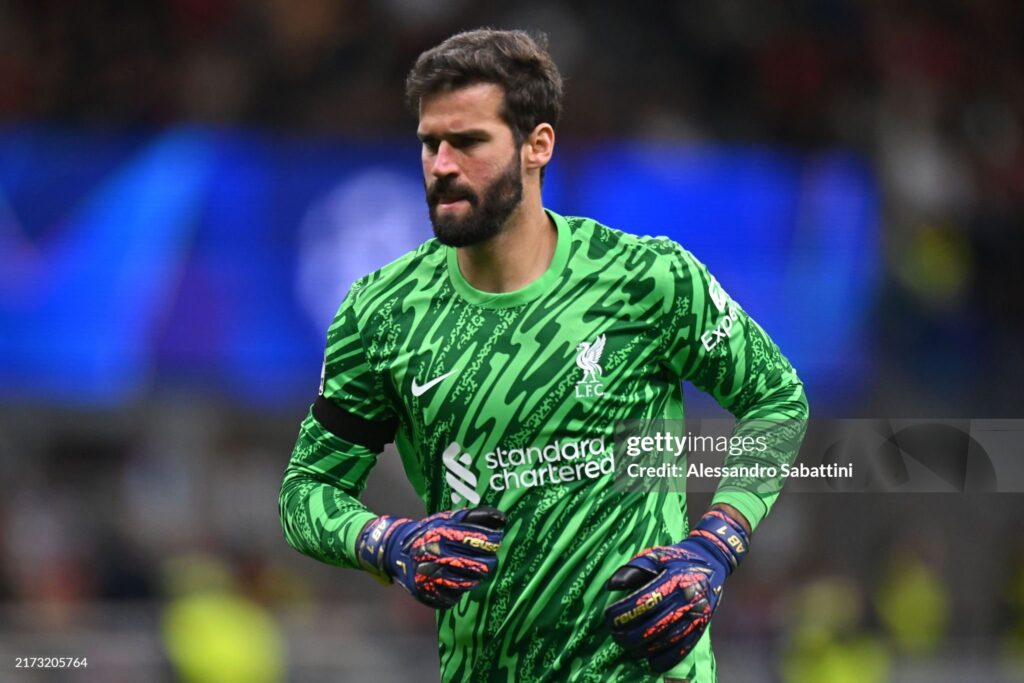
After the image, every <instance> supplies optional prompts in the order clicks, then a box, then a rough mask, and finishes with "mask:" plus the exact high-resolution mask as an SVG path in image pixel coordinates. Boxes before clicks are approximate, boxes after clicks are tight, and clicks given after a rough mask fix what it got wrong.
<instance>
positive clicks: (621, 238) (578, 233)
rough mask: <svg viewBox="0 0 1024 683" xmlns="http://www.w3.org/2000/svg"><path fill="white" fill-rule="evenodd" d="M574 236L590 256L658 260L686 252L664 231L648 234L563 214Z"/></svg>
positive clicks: (675, 256)
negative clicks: (634, 256)
mask: <svg viewBox="0 0 1024 683" xmlns="http://www.w3.org/2000/svg"><path fill="white" fill-rule="evenodd" d="M565 220H566V222H567V223H568V224H569V227H570V228H571V229H572V232H573V238H574V240H576V241H579V242H581V243H582V244H584V245H585V246H586V247H587V252H586V253H587V254H588V255H590V256H592V257H601V256H605V257H614V258H618V257H620V256H623V255H626V256H631V255H641V256H647V257H649V258H655V259H658V260H662V259H670V258H678V257H680V256H684V255H686V254H688V252H687V251H686V249H684V248H683V246H682V245H681V244H679V243H678V242H677V241H675V240H674V239H672V238H670V237H666V236H664V235H657V236H655V235H648V234H643V233H639V232H632V231H627V230H620V229H617V228H612V227H609V226H607V225H605V224H604V223H601V222H600V221H597V220H595V219H593V218H586V217H584V216H566V217H565Z"/></svg>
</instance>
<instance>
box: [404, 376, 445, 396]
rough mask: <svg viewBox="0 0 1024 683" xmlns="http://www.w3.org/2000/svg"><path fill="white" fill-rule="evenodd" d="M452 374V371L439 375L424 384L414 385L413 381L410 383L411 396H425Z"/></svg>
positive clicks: (414, 381)
mask: <svg viewBox="0 0 1024 683" xmlns="http://www.w3.org/2000/svg"><path fill="white" fill-rule="evenodd" d="M453 372H455V371H454V370H449V371H448V372H446V373H444V374H443V375H440V376H438V377H435V378H434V379H432V380H430V381H429V382H427V383H426V384H416V380H413V381H412V395H413V396H422V395H423V394H425V393H427V392H428V391H430V390H431V389H432V388H433V387H435V386H437V385H438V384H440V383H441V382H443V381H444V380H446V379H447V378H448V375H450V374H452V373H453Z"/></svg>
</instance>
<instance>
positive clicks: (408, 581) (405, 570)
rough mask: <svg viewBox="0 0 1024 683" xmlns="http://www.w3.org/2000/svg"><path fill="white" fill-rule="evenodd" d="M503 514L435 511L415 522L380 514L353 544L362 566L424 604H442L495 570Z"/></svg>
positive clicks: (451, 602) (445, 605)
mask: <svg viewBox="0 0 1024 683" xmlns="http://www.w3.org/2000/svg"><path fill="white" fill-rule="evenodd" d="M504 528H505V515H504V514H503V513H502V512H501V511H500V510H496V509H494V508H491V507H477V508H472V509H462V510H449V511H446V512H438V513H437V514H434V515H431V516H429V517H426V518H424V519H421V520H419V521H414V520H411V519H406V518H404V517H391V516H389V515H384V516H382V517H378V518H376V519H373V520H370V522H368V523H367V525H366V526H365V527H363V530H362V532H361V533H360V534H359V540H358V541H357V543H356V553H357V555H358V556H359V562H360V564H361V565H362V566H363V568H364V569H366V570H367V571H369V572H370V573H372V574H374V575H375V576H377V577H378V578H379V579H381V580H383V581H385V582H387V583H390V582H391V581H392V580H393V581H397V582H398V583H399V585H401V586H402V587H403V588H405V590H407V591H409V593H410V594H411V595H412V596H413V597H414V598H416V599H417V600H419V601H420V602H422V603H423V604H425V605H429V606H431V607H435V608H437V609H447V608H449V607H451V606H452V605H454V604H455V603H456V602H457V601H458V599H459V598H460V597H462V594H463V593H465V592H467V591H470V590H473V588H475V587H476V585H477V584H478V583H479V582H480V580H481V579H483V578H485V577H487V576H490V575H491V574H493V573H494V570H495V568H496V567H497V564H498V558H497V552H498V548H499V547H500V545H501V539H502V537H503V536H504V533H505V532H504Z"/></svg>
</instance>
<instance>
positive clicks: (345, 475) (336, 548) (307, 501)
mask: <svg viewBox="0 0 1024 683" xmlns="http://www.w3.org/2000/svg"><path fill="white" fill-rule="evenodd" d="M376 460H377V456H376V455H375V454H373V453H371V452H370V451H369V450H367V449H365V448H353V447H352V446H351V445H350V444H347V443H345V442H343V441H342V440H340V439H338V438H337V437H335V436H334V435H332V434H330V433H329V432H327V431H326V430H324V429H323V428H322V427H321V426H320V425H319V424H318V423H317V422H316V420H315V419H314V418H313V417H312V415H309V416H307V417H306V419H305V420H304V421H303V423H302V427H301V429H300V430H299V438H298V440H297V442H296V444H295V449H294V451H293V452H292V458H291V461H290V462H289V464H288V468H287V470H286V471H285V476H284V481H283V482H282V484H281V493H280V498H279V505H280V509H279V511H280V516H281V527H282V530H283V531H284V536H285V540H287V541H288V544H289V545H291V546H292V547H293V548H295V549H296V550H298V551H299V552H300V553H302V554H304V555H308V556H310V557H313V558H315V559H317V560H320V561H321V562H326V563H328V564H333V565H338V566H342V567H353V568H357V567H358V566H359V564H358V560H357V558H356V553H355V546H356V541H357V539H358V536H359V532H360V531H361V530H362V529H363V527H364V526H366V523H367V522H369V521H370V520H371V519H373V518H375V517H376V515H375V514H374V513H372V512H370V511H369V510H367V509H366V506H364V505H363V504H362V503H361V502H360V501H359V498H358V495H359V494H360V493H361V492H362V490H363V487H364V486H365V483H366V479H367V477H368V476H369V472H370V469H371V468H372V467H373V465H374V464H375V463H376Z"/></svg>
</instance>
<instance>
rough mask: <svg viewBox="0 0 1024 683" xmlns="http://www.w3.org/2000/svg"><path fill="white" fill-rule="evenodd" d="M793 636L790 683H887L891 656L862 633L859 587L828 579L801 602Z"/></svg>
mask: <svg viewBox="0 0 1024 683" xmlns="http://www.w3.org/2000/svg"><path fill="white" fill-rule="evenodd" d="M793 616H794V619H793V621H792V622H791V623H792V624H793V630H792V631H791V632H790V634H789V640H790V644H789V648H788V650H787V653H786V655H785V657H784V659H783V663H782V680H783V681H785V683H822V682H823V681H828V683H884V682H885V681H888V680H889V677H890V675H891V672H890V669H891V663H890V658H889V654H888V652H887V651H886V648H885V646H884V645H883V644H882V642H881V641H880V639H879V638H877V637H876V636H874V635H873V634H870V633H867V632H865V631H864V630H863V629H862V627H861V622H862V616H863V615H862V608H861V601H860V592H859V591H858V589H857V586H856V585H854V584H853V583H851V582H850V581H847V580H845V579H842V578H839V577H826V578H822V579H819V580H817V581H814V582H812V583H810V584H808V585H807V586H806V587H804V588H803V589H802V590H801V591H800V593H799V594H798V595H797V596H796V600H795V605H794V615H793Z"/></svg>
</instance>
